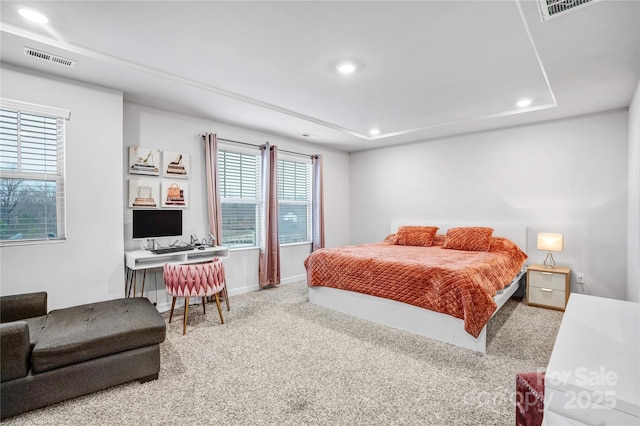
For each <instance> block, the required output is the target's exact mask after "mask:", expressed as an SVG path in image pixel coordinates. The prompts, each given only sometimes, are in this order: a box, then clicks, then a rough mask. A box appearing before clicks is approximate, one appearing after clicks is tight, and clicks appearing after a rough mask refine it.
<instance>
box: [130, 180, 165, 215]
mask: <svg viewBox="0 0 640 426" xmlns="http://www.w3.org/2000/svg"><path fill="white" fill-rule="evenodd" d="M129 207H138V208H142V207H147V208H158V207H160V183H159V182H155V181H149V180H142V179H129Z"/></svg>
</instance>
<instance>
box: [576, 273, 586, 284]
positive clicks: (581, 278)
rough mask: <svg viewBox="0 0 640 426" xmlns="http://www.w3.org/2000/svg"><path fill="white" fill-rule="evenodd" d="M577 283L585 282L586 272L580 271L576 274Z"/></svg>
mask: <svg viewBox="0 0 640 426" xmlns="http://www.w3.org/2000/svg"><path fill="white" fill-rule="evenodd" d="M576 283H578V284H584V273H582V272H578V273H577V274H576Z"/></svg>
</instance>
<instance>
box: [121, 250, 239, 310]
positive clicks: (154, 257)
mask: <svg viewBox="0 0 640 426" xmlns="http://www.w3.org/2000/svg"><path fill="white" fill-rule="evenodd" d="M216 257H219V258H222V259H225V258H228V257H229V248H227V247H224V246H215V247H206V248H205V249H204V250H198V249H193V250H189V251H177V252H173V253H163V254H154V253H152V252H150V251H149V250H132V251H126V252H125V253H124V265H125V273H126V280H125V289H124V294H125V296H126V297H130V296H131V291H133V296H134V297H135V296H136V294H137V291H136V290H137V289H136V281H137V279H136V275H137V274H136V272H137V271H143V276H142V290H141V294H142V296H144V282H145V279H146V275H147V269H154V268H162V267H163V266H164V264H165V263H172V262H175V263H183V264H184V263H201V262H209V261H211V260H213V259H215V258H216ZM223 297H224V298H225V300H226V302H227V310H229V297H228V294H227V286H226V285H225V286H224V293H223Z"/></svg>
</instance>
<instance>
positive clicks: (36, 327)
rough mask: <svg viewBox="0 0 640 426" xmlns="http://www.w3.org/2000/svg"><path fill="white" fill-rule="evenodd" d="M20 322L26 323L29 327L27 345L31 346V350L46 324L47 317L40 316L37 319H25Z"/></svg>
mask: <svg viewBox="0 0 640 426" xmlns="http://www.w3.org/2000/svg"><path fill="white" fill-rule="evenodd" d="M22 321H24V322H26V323H27V325H28V326H29V343H30V344H31V349H33V347H34V346H35V345H36V342H37V341H38V338H39V337H40V334H41V333H42V329H43V328H44V325H45V324H46V323H47V316H46V315H41V316H39V317H31V318H25V319H23V320H22Z"/></svg>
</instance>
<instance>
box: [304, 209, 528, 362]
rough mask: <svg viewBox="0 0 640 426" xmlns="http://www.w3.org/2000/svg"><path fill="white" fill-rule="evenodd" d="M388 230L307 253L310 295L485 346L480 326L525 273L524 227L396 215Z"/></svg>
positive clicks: (359, 313) (355, 312) (383, 320)
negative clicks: (374, 238)
mask: <svg viewBox="0 0 640 426" xmlns="http://www.w3.org/2000/svg"><path fill="white" fill-rule="evenodd" d="M391 231H392V234H391V235H389V237H387V238H386V239H385V240H384V241H381V242H378V243H374V244H363V245H358V246H347V247H338V248H330V249H321V250H316V251H315V252H313V253H311V254H310V255H309V257H308V258H307V259H306V260H305V267H306V269H307V284H308V286H309V301H310V302H311V303H313V304H316V305H320V306H323V307H325V308H329V309H333V310H337V311H340V312H343V313H346V314H349V315H352V316H356V317H359V318H363V319H366V320H370V321H374V322H377V323H380V324H384V325H387V326H391V327H395V328H398V329H401V330H406V331H409V332H412V333H416V334H420V335H423V336H426V337H429V338H433V339H436V340H440V341H443V342H447V343H451V344H454V345H457V346H461V347H464V348H467V349H471V350H474V351H478V352H483V353H484V352H486V325H487V323H488V321H489V320H490V319H491V318H492V317H493V315H495V313H496V312H497V311H498V309H500V307H502V306H503V305H504V303H506V301H507V300H508V299H509V298H510V297H511V296H512V295H513V293H515V292H516V290H517V289H518V288H519V286H520V281H521V278H522V276H523V274H524V264H525V261H526V258H527V256H526V254H525V253H524V252H523V251H522V250H521V249H520V247H523V248H524V247H526V226H524V225H520V224H500V225H490V226H484V225H473V226H469V225H464V224H451V223H444V222H442V223H439V224H438V223H437V222H430V223H429V222H424V221H422V222H420V221H418V222H416V221H395V222H393V223H392V224H391ZM469 235H471V237H469ZM487 235H488V237H487Z"/></svg>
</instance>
